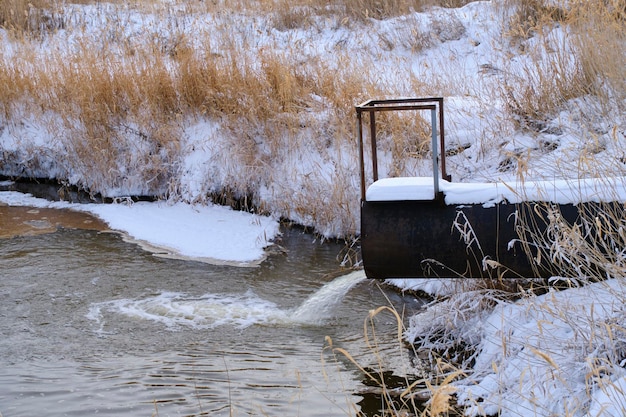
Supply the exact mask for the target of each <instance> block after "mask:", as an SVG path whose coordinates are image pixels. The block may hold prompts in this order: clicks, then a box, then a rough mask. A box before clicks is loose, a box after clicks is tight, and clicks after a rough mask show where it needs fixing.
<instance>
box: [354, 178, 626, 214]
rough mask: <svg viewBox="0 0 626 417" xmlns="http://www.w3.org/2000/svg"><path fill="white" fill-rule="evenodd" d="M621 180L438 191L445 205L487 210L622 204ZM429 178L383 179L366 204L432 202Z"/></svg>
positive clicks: (442, 184)
mask: <svg viewBox="0 0 626 417" xmlns="http://www.w3.org/2000/svg"><path fill="white" fill-rule="evenodd" d="M624 180H625V178H585V179H571V180H554V181H527V182H521V183H520V182H517V181H510V182H492V183H469V182H462V183H452V182H448V181H445V180H439V190H440V191H442V192H443V193H444V196H445V202H446V203H447V204H450V205H454V204H482V205H483V206H485V207H490V206H493V205H495V204H498V203H502V202H508V203H521V202H524V201H537V202H538V201H542V202H551V203H555V204H578V203H581V202H612V201H621V202H624V201H626V189H625V188H624ZM434 189H435V187H434V183H433V179H432V177H428V178H426V177H396V178H384V179H381V180H378V181H376V182H374V183H373V184H372V185H370V186H369V187H368V189H367V193H366V199H367V200H368V201H401V200H432V199H433V196H434Z"/></svg>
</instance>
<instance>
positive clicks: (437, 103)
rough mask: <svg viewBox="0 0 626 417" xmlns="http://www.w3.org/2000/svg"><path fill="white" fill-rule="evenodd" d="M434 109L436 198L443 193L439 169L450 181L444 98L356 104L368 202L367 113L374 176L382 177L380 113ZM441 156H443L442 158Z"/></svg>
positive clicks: (444, 177)
mask: <svg viewBox="0 0 626 417" xmlns="http://www.w3.org/2000/svg"><path fill="white" fill-rule="evenodd" d="M405 110H414V111H423V110H428V111H430V115H431V132H432V135H431V136H432V137H431V139H432V143H431V151H432V152H431V153H432V159H433V183H434V189H435V195H434V199H437V198H438V196H439V168H441V178H443V179H446V180H448V181H449V180H450V176H449V175H448V174H447V173H446V160H445V134H444V122H443V97H425V98H403V99H390V100H368V101H366V102H364V103H362V104H359V105H358V106H356V115H357V134H358V142H359V160H360V169H361V200H362V201H365V190H366V186H365V156H364V145H363V116H362V115H363V113H368V114H369V120H370V134H369V136H370V145H371V151H372V177H373V178H372V179H373V181H377V180H378V156H377V151H376V116H375V114H376V113H377V112H381V111H405ZM437 115H438V116H439V129H438V130H437ZM437 136H439V146H437ZM439 156H441V157H439Z"/></svg>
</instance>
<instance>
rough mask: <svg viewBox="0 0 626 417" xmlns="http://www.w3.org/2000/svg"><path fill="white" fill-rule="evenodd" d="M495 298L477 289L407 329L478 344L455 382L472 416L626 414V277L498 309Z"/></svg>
mask: <svg viewBox="0 0 626 417" xmlns="http://www.w3.org/2000/svg"><path fill="white" fill-rule="evenodd" d="M488 298H490V297H489V293H488V292H484V293H480V292H476V291H472V292H468V293H466V294H462V293H461V294H456V295H454V296H452V297H451V299H450V300H449V301H446V302H443V303H436V304H433V305H431V308H429V309H427V310H426V311H425V312H423V313H420V314H418V315H416V316H413V317H412V318H411V319H410V326H409V330H408V331H407V334H406V336H407V339H408V340H409V341H415V340H416V339H421V338H424V335H426V334H433V333H434V332H437V331H439V332H442V331H443V332H444V333H447V334H448V338H450V339H451V340H453V341H454V342H455V343H459V342H462V343H466V344H467V346H468V347H470V348H471V349H475V353H474V354H473V359H474V360H475V363H474V365H473V366H472V369H471V371H465V372H464V373H463V376H462V377H461V378H460V380H459V381H457V382H455V383H454V384H453V386H454V388H455V392H456V394H457V397H458V399H459V403H460V404H462V405H464V406H466V407H468V408H467V415H471V416H484V415H496V414H497V415H501V416H588V417H592V416H593V417H599V416H605V417H609V416H611V417H617V416H623V415H625V413H626V392H625V391H624V388H625V387H626V370H625V369H624V365H625V364H626V329H625V328H624V323H626V308H625V307H624V302H625V301H626V280H625V279H624V278H615V279H610V280H607V281H604V282H599V283H594V284H589V285H586V286H584V287H580V288H571V289H568V290H565V291H550V292H548V293H547V294H544V295H541V296H529V297H526V298H523V299H521V300H519V301H517V302H515V303H511V302H505V301H500V302H499V303H498V304H497V305H496V306H495V307H494V308H492V309H489V308H486V304H484V303H483V302H484V300H486V299H488ZM481 303H482V305H481ZM450 313H452V314H450ZM443 329H445V330H443ZM498 413H499V414H498Z"/></svg>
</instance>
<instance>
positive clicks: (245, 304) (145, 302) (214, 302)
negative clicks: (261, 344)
mask: <svg viewBox="0 0 626 417" xmlns="http://www.w3.org/2000/svg"><path fill="white" fill-rule="evenodd" d="M365 279H366V277H365V274H364V272H363V271H354V272H351V273H348V274H346V275H342V276H340V277H339V278H336V279H334V280H333V281H331V282H329V283H327V284H325V285H324V286H323V287H322V288H320V289H319V290H318V291H316V292H315V293H314V294H313V295H311V296H310V297H309V298H308V299H307V300H305V301H304V302H303V303H302V304H301V305H300V306H299V307H297V308H296V309H292V310H289V309H282V308H280V307H279V306H278V305H276V304H275V303H273V302H271V301H268V300H264V299H263V298H261V297H258V296H257V295H256V294H254V292H252V291H248V292H246V293H245V294H243V295H237V294H205V295H203V296H201V297H193V298H192V297H189V296H187V295H186V294H184V293H178V292H163V293H160V294H157V295H154V296H150V297H147V298H142V299H121V300H113V301H108V302H104V303H96V304H93V305H92V306H91V308H90V310H89V313H88V314H87V318H89V319H91V320H93V321H96V322H98V323H100V324H101V325H102V324H103V323H102V320H103V312H105V311H106V312H112V313H118V314H123V315H126V316H129V317H136V318H140V319H145V320H150V321H154V322H158V323H161V324H163V325H165V326H166V327H167V328H169V329H170V330H176V329H177V328H180V327H191V328H195V329H207V328H213V327H217V326H221V325H234V326H236V327H240V328H245V327H248V326H252V325H258V324H261V325H289V324H313V325H315V324H321V323H323V322H324V320H326V319H328V318H329V317H331V316H332V313H333V311H334V310H335V308H336V307H337V306H338V305H339V303H341V301H342V300H343V298H344V297H345V296H346V294H347V293H348V292H349V291H350V290H351V289H352V288H353V287H354V286H355V285H357V284H358V283H360V282H361V281H363V280H365ZM101 328H102V327H101Z"/></svg>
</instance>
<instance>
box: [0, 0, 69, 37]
mask: <svg viewBox="0 0 626 417" xmlns="http://www.w3.org/2000/svg"><path fill="white" fill-rule="evenodd" d="M64 25H65V22H64V16H63V13H62V12H61V11H60V8H58V7H57V6H56V5H55V4H54V3H52V2H51V1H48V0H33V1H26V0H2V1H1V2H0V27H2V28H5V29H9V30H12V31H13V32H14V33H16V34H18V35H21V34H33V35H40V34H42V33H45V32H48V31H51V30H55V29H60V28H62V27H63V26H64Z"/></svg>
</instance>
